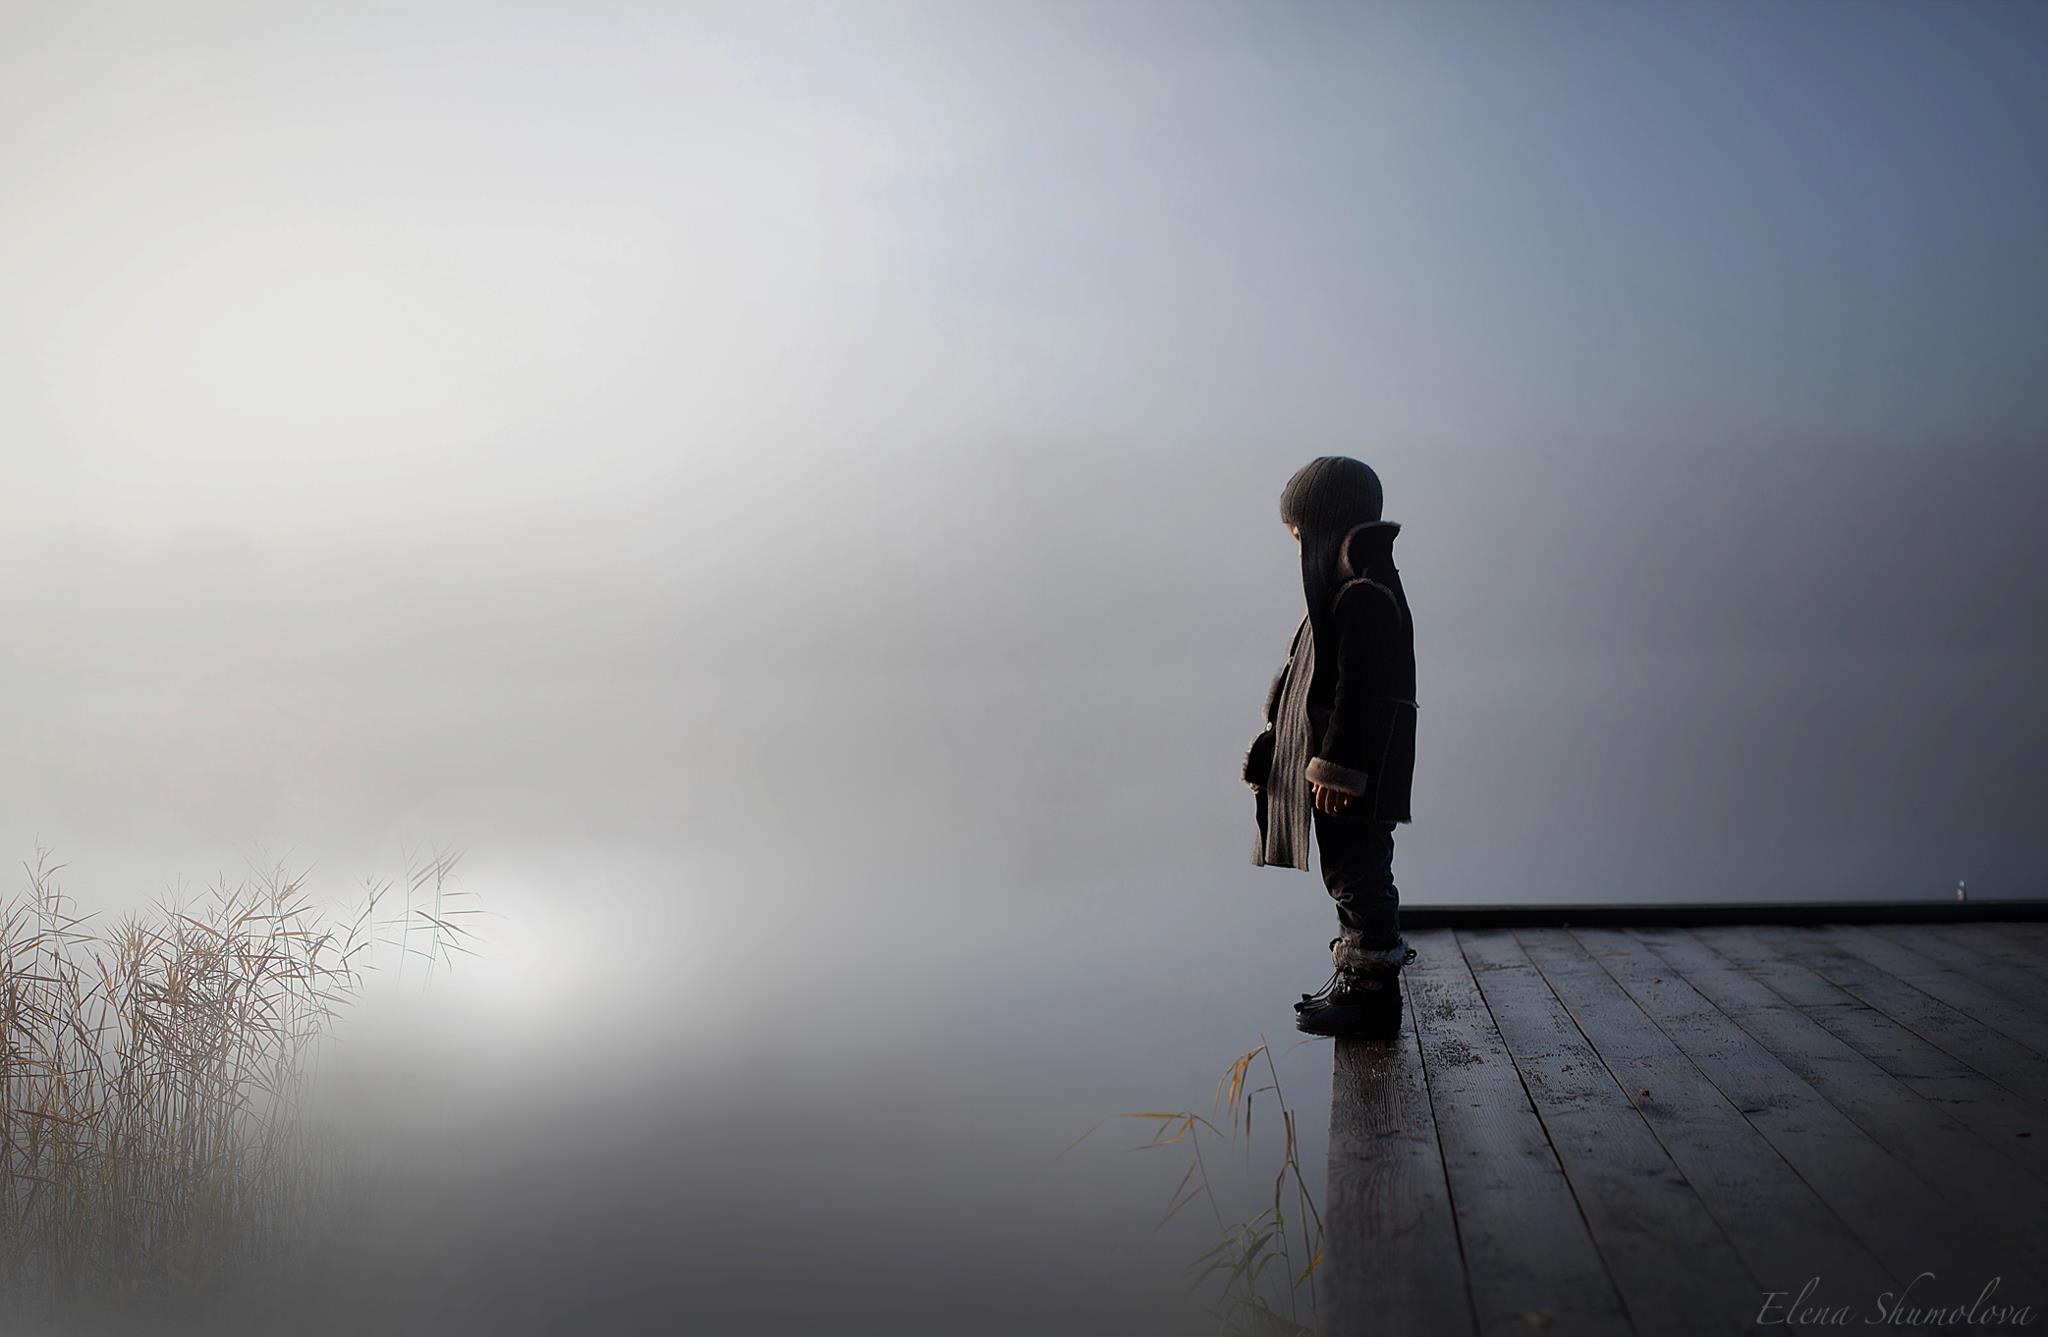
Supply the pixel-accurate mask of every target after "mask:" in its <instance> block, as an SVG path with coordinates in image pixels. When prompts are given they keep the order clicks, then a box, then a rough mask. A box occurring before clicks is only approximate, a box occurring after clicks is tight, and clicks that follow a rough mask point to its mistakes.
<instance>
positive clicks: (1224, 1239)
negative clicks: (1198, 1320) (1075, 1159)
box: [1084, 1035, 1323, 1337]
mask: <svg viewBox="0 0 2048 1337" xmlns="http://www.w3.org/2000/svg"><path fill="white" fill-rule="evenodd" d="M1262 1063H1263V1066H1264V1069H1265V1072H1264V1074H1263V1076H1264V1080H1263V1081H1260V1080H1258V1078H1259V1076H1260V1074H1259V1072H1258V1069H1259V1067H1260V1066H1261V1064H1262ZM1260 1097H1266V1098H1267V1103H1268V1104H1270V1105H1271V1106H1272V1109H1273V1113H1274V1114H1275V1115H1277V1117H1278V1118H1279V1120H1280V1130H1281V1141H1280V1150H1279V1164H1278V1166H1277V1167H1276V1168H1275V1171H1274V1174H1273V1197H1272V1201H1271V1202H1270V1203H1267V1204H1264V1205H1262V1206H1261V1208H1260V1209H1259V1210H1258V1211H1257V1212H1255V1213H1253V1214H1252V1215H1251V1216H1249V1217H1246V1218H1244V1219H1242V1220H1237V1221H1232V1220H1229V1219H1228V1214H1227V1213H1226V1211H1225V1209H1224V1206H1223V1200H1222V1197H1221V1196H1220V1195H1219V1194H1218V1192H1217V1189H1216V1186H1215V1183H1214V1181H1213V1179H1212V1178H1211V1176H1210V1171H1209V1155H1208V1153H1207V1152H1206V1151H1205V1150H1204V1147H1203V1138H1204V1136H1205V1135H1206V1136H1207V1137H1208V1138H1209V1140H1210V1141H1211V1142H1212V1143H1214V1144H1219V1145H1221V1146H1232V1147H1239V1148H1241V1149H1242V1150H1243V1151H1244V1152H1245V1154H1246V1156H1247V1157H1249V1156H1250V1154H1251V1149H1252V1145H1253V1144H1252V1123H1253V1117H1254V1115H1255V1114H1256V1113H1257V1111H1258V1106H1259V1104H1260ZM1226 1112H1227V1123H1226V1122H1225V1118H1226ZM1118 1117H1121V1118H1127V1119H1141V1120H1147V1121H1150V1122H1152V1123H1153V1124H1154V1125H1155V1127H1154V1129H1153V1133H1152V1138H1151V1140H1150V1141H1148V1142H1146V1143H1143V1144H1142V1148H1141V1149H1147V1150H1149V1149H1156V1148H1165V1147H1185V1148H1186V1149H1187V1152H1188V1164H1187V1169H1186V1170H1185V1171H1184V1172H1183V1173H1182V1175H1181V1177H1180V1182H1179V1184H1178V1185H1176V1186H1175V1188H1174V1191H1173V1194H1172V1197H1171V1201H1170V1202H1169V1204H1168V1206H1167V1209H1166V1214H1165V1215H1164V1216H1163V1217H1161V1218H1160V1220H1159V1224H1160V1225H1161V1226H1164V1225H1165V1224H1166V1223H1167V1222H1168V1221H1171V1220H1172V1219H1173V1218H1174V1217H1176V1216H1178V1215H1179V1214H1180V1213H1181V1212H1182V1211H1184V1210H1186V1209H1187V1208H1188V1207H1190V1206H1191V1205H1193V1204H1194V1203H1197V1202H1201V1203H1204V1204H1205V1205H1206V1206H1207V1208H1208V1211H1209V1215H1210V1217H1211V1218H1212V1220H1213V1221H1214V1222H1215V1226H1216V1231H1217V1235H1218V1239H1217V1242H1216V1244H1215V1245H1214V1246H1212V1247H1211V1248H1209V1249H1208V1250H1207V1251H1206V1252H1204V1253H1203V1254H1202V1255H1201V1256H1200V1257H1198V1258H1197V1259H1195V1261H1194V1263H1193V1265H1192V1268H1191V1270H1192V1271H1193V1272H1194V1274H1195V1276H1194V1280H1193V1282H1192V1284H1191V1287H1190V1289H1191V1290H1194V1291H1196V1292H1198V1293H1199V1292H1201V1291H1203V1290H1205V1289H1206V1290H1210V1291H1212V1292H1213V1293H1212V1295H1211V1296H1210V1297H1209V1309H1210V1312H1211V1313H1212V1314H1214V1315H1215V1317H1216V1318H1217V1321H1218V1331H1219V1332H1222V1333H1224V1334H1230V1335H1233V1337H1235V1335H1239V1334H1242V1335H1243V1337H1313V1334H1314V1333H1315V1287H1314V1285H1313V1280H1314V1274H1315V1271H1316V1268H1317V1267H1319V1266H1320V1265H1321V1264H1322V1261H1323V1218H1322V1213H1321V1212H1319V1211H1318V1210H1317V1209H1316V1204H1315V1197H1314V1194H1313V1193H1312V1192H1311V1190H1310V1188H1309V1185H1308V1180H1307V1179H1306V1178H1304V1177H1303V1175H1302V1171H1301V1155H1300V1152H1301V1144H1300V1140H1299V1138H1298V1137H1297V1134H1296V1124H1295V1116H1294V1110H1293V1108H1292V1107H1291V1106H1289V1105H1288V1103H1287V1097H1286V1093H1285V1092H1284V1091H1283V1090H1282V1089H1281V1086H1280V1069H1279V1067H1278V1066H1277V1065H1276V1064H1275V1063H1274V1061H1273V1051H1272V1049H1271V1048H1270V1047H1269V1045H1268V1044H1267V1042H1266V1038H1265V1037H1264V1036H1263V1035H1262V1036H1260V1037H1259V1043H1258V1044H1257V1045H1256V1046H1255V1047H1254V1048H1252V1049H1249V1050H1247V1051H1246V1052H1244V1053H1243V1054H1240V1055H1238V1057H1237V1058H1236V1059H1234V1060H1233V1061H1232V1062H1231V1064H1230V1066H1229V1067H1228V1068H1227V1069H1225V1070H1224V1073H1223V1076H1222V1077H1221V1078H1219V1079H1218V1080H1217V1083H1216V1091H1215V1096H1214V1098H1213V1099H1212V1101H1211V1102H1210V1107H1209V1113H1208V1114H1207V1115H1203V1114H1201V1113H1198V1112H1196V1111H1193V1110H1179V1111H1172V1112H1159V1111H1138V1112H1126V1113H1124V1114H1122V1115H1120V1116H1118ZM1084 1136H1085V1134H1084Z"/></svg>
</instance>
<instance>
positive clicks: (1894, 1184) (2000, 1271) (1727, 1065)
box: [1530, 930, 2032, 1304]
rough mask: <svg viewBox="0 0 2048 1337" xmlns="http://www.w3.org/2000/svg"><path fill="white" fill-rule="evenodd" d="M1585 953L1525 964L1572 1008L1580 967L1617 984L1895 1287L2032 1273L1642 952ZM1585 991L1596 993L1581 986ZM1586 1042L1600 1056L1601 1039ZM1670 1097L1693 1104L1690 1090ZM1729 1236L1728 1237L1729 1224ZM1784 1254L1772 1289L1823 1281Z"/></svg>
mask: <svg viewBox="0 0 2048 1337" xmlns="http://www.w3.org/2000/svg"><path fill="white" fill-rule="evenodd" d="M1557 936H1560V937H1561V936H1563V935H1557ZM1584 945H1585V946H1587V947H1590V948H1591V949H1592V952H1593V954H1592V955H1588V954H1587V953H1586V952H1585V951H1580V950H1577V948H1578V947H1579V946H1580V944H1576V943H1575V944H1572V946H1571V947H1569V948H1568V947H1566V946H1563V945H1556V946H1554V947H1551V948H1549V949H1548V950H1542V951H1539V950H1538V948H1536V947H1535V946H1533V945H1532V946H1531V947H1530V957H1531V959H1532V960H1535V961H1536V963H1537V965H1538V966H1539V967H1541V968H1542V970H1543V973H1544V975H1545V977H1546V978H1549V979H1550V980H1551V981H1552V983H1553V985H1554V986H1556V987H1558V988H1559V991H1560V992H1559V996H1560V997H1565V1001H1566V1003H1567V1004H1568V1005H1570V1004H1572V999H1571V997H1569V996H1566V995H1565V994H1564V992H1563V988H1564V983H1565V981H1566V980H1570V981H1572V982H1573V983H1574V984H1575V985H1576V984H1578V983H1579V982H1580V981H1581V980H1583V979H1585V978H1586V977H1587V975H1588V972H1589V971H1590V970H1599V969H1601V968H1602V967H1604V968H1605V977H1606V978H1607V979H1608V980H1610V981H1612V982H1613V983H1616V984H1619V985H1620V987H1621V988H1622V989H1623V990H1625V991H1626V992H1627V994H1628V996H1629V997H1630V998H1633V999H1634V1000H1635V1001H1636V1003H1637V1004H1638V1005H1639V1006H1640V1007H1641V1009H1642V1012H1643V1014H1644V1015H1646V1016H1647V1017H1649V1018H1650V1021H1651V1022H1652V1023H1654V1025H1655V1026H1657V1027H1659V1028H1661V1030H1662V1031H1663V1033H1664V1034H1665V1035H1667V1036H1669V1037H1670V1038H1671V1040H1672V1042H1673V1043H1674V1044H1676V1045H1677V1047H1678V1048H1679V1049H1681V1050H1683V1051H1684V1053H1685V1055H1686V1057H1688V1058H1690V1059H1691V1060H1692V1062H1693V1063H1694V1064H1695V1065H1697V1067H1698V1070H1699V1071H1700V1072H1701V1073H1704V1074H1705V1076H1706V1077H1707V1078H1708V1080H1710V1081H1711V1082H1712V1084H1713V1085H1714V1086H1715V1087H1716V1088H1718V1089H1719V1090H1720V1092H1721V1093H1722V1094H1723V1095H1725V1096H1726V1097H1727V1099H1728V1100H1729V1101H1731V1102H1733V1103H1734V1104H1735V1105H1736V1107H1737V1108H1738V1109H1740V1110H1741V1112H1742V1114H1743V1116H1744V1117H1745V1118H1746V1119H1747V1120H1748V1121H1749V1123H1750V1124H1751V1125H1752V1126H1754V1127H1755V1128H1756V1130H1757V1131H1758V1132H1760V1133H1762V1134H1763V1136H1764V1137H1765V1138H1766V1139H1767V1140H1768V1141H1769V1142H1770V1144H1771V1146H1772V1147H1773V1148H1775V1149H1776V1150H1777V1152H1778V1153H1779V1155H1781V1156H1782V1157H1783V1158H1784V1160H1785V1162H1786V1163H1787V1164H1789V1165H1790V1166H1791V1167H1792V1168H1793V1170H1795V1171H1796V1172H1797V1174H1798V1176H1799V1177H1800V1178H1801V1179H1804V1180H1805V1181H1806V1183H1807V1184H1809V1185H1811V1186H1812V1189H1813V1191H1814V1192H1815V1193H1816V1194H1818V1195H1819V1196H1820V1198H1821V1199H1822V1200H1823V1201H1825V1202H1826V1203H1827V1204H1828V1205H1829V1206H1830V1207H1832V1208H1833V1209H1834V1212H1835V1214H1836V1215H1837V1216H1838V1217H1839V1218H1840V1221H1841V1223H1843V1224H1846V1226H1847V1228H1848V1230H1849V1231H1851V1232H1853V1233H1854V1235H1855V1236H1856V1238H1858V1239H1860V1240H1861V1241H1862V1242H1863V1244H1864V1245H1865V1246H1866V1247H1867V1248H1868V1249H1869V1251H1870V1252H1871V1253H1872V1254H1874V1255H1875V1256H1876V1257H1877V1258H1878V1259H1879V1260H1881V1261H1882V1262H1883V1264H1884V1265H1885V1267H1886V1268H1887V1269H1888V1270H1890V1272H1891V1273H1892V1275H1893V1278H1894V1280H1895V1281H1896V1282H1897V1284H1898V1285H1899V1286H1901V1287H1903V1286H1904V1285H1906V1284H1907V1283H1909V1282H1910V1281H1911V1280H1912V1279H1913V1277H1915V1276H1916V1275H1918V1274H1919V1273H1920V1272H1921V1271H1923V1270H1927V1271H1931V1272H1933V1273H1934V1278H1933V1279H1931V1280H1930V1281H1929V1282H1928V1283H1927V1284H1926V1286H1925V1288H1924V1289H1926V1290H1927V1291H1928V1292H1929V1298H1930V1299H1933V1298H1936V1297H1939V1298H1942V1299H1944V1300H1945V1301H1947V1302H1950V1303H1963V1302H1967V1300H1968V1299H1969V1298H1970V1297H1971V1296H1974V1295H1975V1294H1976V1293H1977V1292H1978V1290H1979V1289H1980V1288H1981V1287H1982V1286H1983V1285H1984V1284H1985V1282H1986V1281H1987V1280H1988V1279H1989V1278H1991V1277H1992V1276H2003V1277H2006V1278H2010V1279H2012V1280H2013V1281H2017V1280H2018V1279H2019V1278H2022V1277H2030V1276H2031V1275H2032V1274H2031V1272H2030V1271H2029V1270H2027V1269H2024V1268H2022V1267H2020V1266H2016V1263H2015V1259H2014V1258H2013V1254H2014V1250H2013V1249H2012V1246H2011V1242H2010V1241H2009V1240H2005V1239H2002V1238H1995V1237H1993V1236H1991V1235H1988V1234H1986V1233H1984V1232H1983V1231H1981V1230H1979V1229H1978V1228H1977V1227H1976V1226H1975V1225H1974V1224H1973V1223H1972V1222H1971V1221H1970V1220H1969V1218H1967V1217H1966V1216H1965V1215H1964V1214H1963V1213H1962V1212H1961V1211H1960V1210H1958V1209H1956V1208H1955V1207H1954V1206H1952V1205H1951V1204H1950V1203H1949V1202H1948V1201H1947V1199H1945V1198H1944V1197H1943V1196H1942V1195H1941V1194H1939V1193H1937V1192H1936V1191H1935V1190H1934V1188H1933V1187H1932V1186H1931V1185H1930V1184H1928V1183H1927V1182H1926V1181H1925V1180H1924V1179H1922V1178H1920V1177H1919V1176H1918V1175H1916V1174H1914V1173H1913V1172H1912V1171H1911V1170H1910V1169H1909V1168H1908V1167H1907V1166H1905V1165H1904V1164H1902V1163H1901V1162H1900V1161H1899V1159H1898V1158H1897V1157H1895V1156H1893V1155H1891V1154H1890V1153H1889V1152H1887V1151H1886V1150H1885V1149H1884V1148H1883V1147H1881V1146H1879V1145H1878V1144H1877V1143H1876V1142H1875V1141H1874V1140H1872V1138H1871V1137H1870V1136H1869V1135H1868V1134H1867V1133H1865V1132H1864V1131H1863V1130H1862V1129H1860V1128H1858V1127H1857V1126H1856V1124H1855V1123H1854V1122H1853V1121H1852V1120H1850V1119H1849V1118H1848V1116H1847V1115H1845V1114H1843V1113H1842V1112H1841V1111H1840V1110H1838V1109H1836V1108H1835V1107H1834V1106H1833V1105H1832V1104H1830V1103H1829V1102H1828V1101H1827V1100H1826V1099H1825V1098H1824V1097H1823V1096H1821V1094H1820V1093H1819V1092H1817V1091H1815V1090H1814V1089H1813V1087H1812V1086H1810V1085H1808V1084H1807V1083H1806V1082H1805V1081H1804V1080H1802V1079H1801V1078H1800V1077H1799V1076H1798V1074H1796V1073H1794V1072H1793V1071H1792V1070H1791V1069H1789V1068H1787V1067H1786V1066H1785V1064H1784V1063H1783V1062H1781V1061H1780V1060H1779V1059H1778V1058H1777V1057H1776V1056H1775V1055H1773V1054H1772V1053H1771V1052H1770V1051H1769V1050H1767V1049H1765V1048H1764V1047H1763V1046H1762V1045H1760V1044H1758V1043H1757V1041H1756V1039H1755V1038H1754V1037H1753V1036H1750V1035H1749V1034H1747V1033H1746V1032H1744V1031H1743V1030H1742V1028H1741V1027H1739V1026H1737V1025H1736V1024H1735V1023H1734V1022H1733V1021H1731V1020H1729V1018H1728V1017H1727V1016H1726V1015H1725V1014H1724V1013H1722V1011H1721V1010H1720V1009H1719V1008H1718V1007H1716V1006H1714V1004H1713V1003H1712V1002H1711V1001H1709V1000H1708V999H1707V998H1705V997H1704V996H1702V995H1701V994H1700V992H1699V991H1698V990H1697V989H1695V988H1693V986H1692V985H1691V984H1689V983H1688V982H1686V980H1685V979H1684V978H1683V977H1681V976H1680V975H1679V974H1677V973H1676V972H1675V971H1672V970H1670V969H1669V968H1668V967H1666V966H1665V965H1664V964H1663V962H1662V961H1661V960H1660V959H1658V958H1657V956H1656V955H1655V954H1654V953H1652V952H1651V951H1650V950H1649V949H1648V947H1646V946H1645V945H1644V944H1642V943H1640V942H1637V941H1635V940H1634V939H1632V938H1630V937H1629V936H1628V935H1626V934H1623V933H1620V932H1617V931H1614V930H1607V931H1604V932H1596V931H1592V930H1588V931H1587V934H1586V941H1585V944H1584ZM1585 992H1586V993H1587V995H1588V996H1589V997H1591V996H1596V995H1597V989H1595V988H1594V987H1592V986H1591V985H1590V984H1589V985H1587V986H1585ZM1574 1011H1575V1013H1576V1007H1574ZM1595 1039H1596V1042H1597V1043H1599V1044H1600V1045H1601V1046H1602V1048H1603V1052H1604V1049H1605V1046H1606V1044H1607V1040H1606V1039H1605V1038H1603V1037H1598V1036H1596V1037H1595ZM1680 1095H1681V1099H1692V1098H1694V1097H1693V1094H1692V1093H1691V1092H1685V1091H1682V1092H1681V1093H1680ZM1839 1228H1840V1227H1839V1226H1837V1227H1836V1229H1839ZM1730 1231H1731V1234H1733V1233H1736V1231H1735V1228H1734V1227H1731V1228H1730ZM1791 1257H1792V1259H1793V1260H1794V1261H1793V1268H1794V1270H1795V1271H1797V1272H1799V1277H1798V1279H1796V1280H1795V1281H1794V1283H1793V1285H1792V1286H1790V1287H1786V1286H1785V1285H1784V1282H1783V1280H1782V1278H1774V1277H1767V1278H1766V1280H1767V1281H1768V1282H1770V1284H1771V1288H1772V1289H1773V1290H1778V1289H1791V1290H1796V1289H1797V1288H1798V1282H1799V1281H1802V1280H1804V1279H1805V1277H1807V1276H1811V1275H1815V1274H1816V1273H1818V1275H1820V1276H1821V1277H1822V1278H1823V1282H1824V1283H1825V1282H1826V1280H1827V1273H1826V1271H1825V1270H1824V1269H1815V1268H1811V1267H1809V1266H1808V1265H1807V1262H1806V1259H1805V1258H1804V1257H1803V1256H1802V1253H1800V1252H1795V1253H1793V1254H1792V1255H1791ZM1886 1289H1887V1288H1886V1287H1883V1286H1880V1287H1878V1289H1877V1290H1876V1291H1875V1292H1873V1291H1872V1290H1870V1289H1869V1287H1868V1286H1867V1284H1863V1283H1859V1284H1857V1285H1855V1286H1853V1287H1852V1288H1851V1289H1850V1290H1849V1291H1848V1292H1847V1293H1846V1294H1844V1293H1840V1292H1833V1291H1831V1290H1823V1291H1822V1292H1820V1295H1819V1297H1818V1298H1820V1299H1821V1300H1822V1302H1823V1303H1834V1304H1842V1303H1857V1304H1862V1303H1867V1300H1868V1297H1870V1296H1872V1295H1874V1294H1880V1293H1883V1291H1884V1290H1886Z"/></svg>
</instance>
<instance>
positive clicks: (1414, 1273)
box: [1315, 1016, 1477, 1337]
mask: <svg viewBox="0 0 2048 1337" xmlns="http://www.w3.org/2000/svg"><path fill="white" fill-rule="evenodd" d="M1335 1050H1336V1052H1335V1055H1334V1057H1333V1058H1332V1069H1331V1076H1330V1160H1329V1190H1328V1192H1329V1211H1328V1214H1327V1215H1326V1216H1325V1218H1324V1232H1323V1264H1322V1266H1320V1267H1319V1268H1317V1269H1316V1273H1315V1276H1316V1295H1317V1309H1318V1314H1317V1320H1318V1323H1319V1324H1320V1325H1321V1326H1322V1328H1323V1330H1324V1331H1327V1332H1343V1333H1350V1332H1381V1331H1384V1332H1412V1333H1417V1334H1421V1335H1422V1337H1438V1335H1439V1334H1442V1335H1443V1337H1468V1335H1469V1334H1472V1333H1475V1332H1476V1331H1477V1325H1476V1323H1475V1321H1474V1319H1473V1314H1472V1302H1471V1296H1470V1294H1469V1293H1468V1291H1467V1289H1466V1283H1465V1267H1464V1263H1463V1260H1462V1256H1461V1254H1460V1252H1459V1246H1458V1231H1457V1225H1456V1222H1455V1220H1454V1218H1453V1216H1452V1212H1451V1196H1450V1189H1449V1185H1448V1183H1447V1181H1446V1179H1445V1177H1444V1163H1443V1155H1442V1152H1441V1149H1440V1148H1439V1146H1438V1144H1437V1134H1436V1123H1435V1121H1434V1119H1433V1118H1432V1117H1431V1114H1430V1105H1429V1090H1428V1086H1427V1081H1426V1079H1425V1077H1424V1075H1423V1071H1422V1053H1421V1049H1420V1042H1419V1041H1418V1039H1417V1036H1416V1029H1415V1025H1414V1019H1413V1017H1412V1016H1411V1017H1410V1018H1409V1019H1408V1025H1406V1026H1405V1027H1403V1029H1402V1034H1401V1037H1400V1038H1399V1039H1398V1040H1392V1041H1384V1040H1343V1039H1340V1040H1338V1041H1337V1042H1336V1045H1335Z"/></svg>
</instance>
